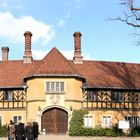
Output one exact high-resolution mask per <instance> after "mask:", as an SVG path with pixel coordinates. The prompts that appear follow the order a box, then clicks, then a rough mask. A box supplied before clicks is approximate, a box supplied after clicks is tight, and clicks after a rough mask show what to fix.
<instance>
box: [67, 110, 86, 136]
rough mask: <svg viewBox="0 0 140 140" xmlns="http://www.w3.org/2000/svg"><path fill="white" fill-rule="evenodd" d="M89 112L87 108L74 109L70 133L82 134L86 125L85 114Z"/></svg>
mask: <svg viewBox="0 0 140 140" xmlns="http://www.w3.org/2000/svg"><path fill="white" fill-rule="evenodd" d="M86 114H88V111H87V110H74V111H73V113H72V118H71V121H70V128H69V135H76V136H80V135H81V133H82V131H83V128H82V126H83V125H84V115H86Z"/></svg>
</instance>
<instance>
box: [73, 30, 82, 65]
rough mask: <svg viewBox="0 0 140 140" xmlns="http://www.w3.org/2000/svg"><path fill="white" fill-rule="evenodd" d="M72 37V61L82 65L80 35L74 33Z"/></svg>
mask: <svg viewBox="0 0 140 140" xmlns="http://www.w3.org/2000/svg"><path fill="white" fill-rule="evenodd" d="M73 36H74V57H73V61H74V63H79V64H82V63H83V56H82V55H81V36H82V34H81V33H80V32H75V33H74V34H73Z"/></svg>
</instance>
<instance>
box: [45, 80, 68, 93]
mask: <svg viewBox="0 0 140 140" xmlns="http://www.w3.org/2000/svg"><path fill="white" fill-rule="evenodd" d="M47 83H50V85H49V91H47ZM52 83H54V85H52ZM61 83H63V84H64V85H63V88H64V90H63V91H61ZM58 85H59V87H58ZM51 88H54V89H53V90H51ZM65 89H66V87H65V81H60V80H54V81H53V80H48V81H45V93H65Z"/></svg>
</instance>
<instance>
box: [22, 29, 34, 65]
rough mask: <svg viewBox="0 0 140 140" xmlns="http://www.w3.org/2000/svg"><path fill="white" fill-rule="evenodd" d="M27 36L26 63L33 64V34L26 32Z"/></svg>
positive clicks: (24, 57)
mask: <svg viewBox="0 0 140 140" xmlns="http://www.w3.org/2000/svg"><path fill="white" fill-rule="evenodd" d="M24 36H25V51H24V56H23V59H24V63H31V62H32V60H33V58H32V51H31V37H32V33H31V32H30V31H26V32H25V33H24Z"/></svg>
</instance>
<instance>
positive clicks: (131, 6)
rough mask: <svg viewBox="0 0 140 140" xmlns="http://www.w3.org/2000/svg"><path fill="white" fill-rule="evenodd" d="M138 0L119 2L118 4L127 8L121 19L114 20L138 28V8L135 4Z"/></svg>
mask: <svg viewBox="0 0 140 140" xmlns="http://www.w3.org/2000/svg"><path fill="white" fill-rule="evenodd" d="M138 1H139V3H140V0H121V1H120V4H121V5H122V6H125V7H126V8H127V11H126V12H124V16H123V17H117V18H116V19H115V20H120V21H122V22H125V23H126V24H128V25H130V26H133V27H136V28H139V27H140V7H138V5H137V3H138Z"/></svg>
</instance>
